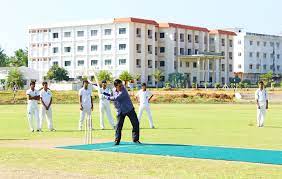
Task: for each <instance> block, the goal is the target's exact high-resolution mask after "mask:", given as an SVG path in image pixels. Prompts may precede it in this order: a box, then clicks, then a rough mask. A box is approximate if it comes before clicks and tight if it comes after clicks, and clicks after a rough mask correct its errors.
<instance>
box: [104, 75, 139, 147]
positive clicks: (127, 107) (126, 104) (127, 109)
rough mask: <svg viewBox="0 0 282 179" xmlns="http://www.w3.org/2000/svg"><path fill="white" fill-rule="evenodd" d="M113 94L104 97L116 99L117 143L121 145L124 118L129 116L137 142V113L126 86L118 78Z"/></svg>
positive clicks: (137, 141) (133, 135)
mask: <svg viewBox="0 0 282 179" xmlns="http://www.w3.org/2000/svg"><path fill="white" fill-rule="evenodd" d="M114 86H115V88H114V90H113V96H106V95H102V97H104V98H106V99H108V100H111V101H114V105H115V107H116V109H117V126H116V135H115V145H119V143H120V140H121V131H122V127H123V123H124V119H125V117H126V116H127V117H128V118H129V119H130V122H131V125H132V127H133V129H132V140H133V142H134V143H136V144H141V143H140V142H139V122H138V118H137V115H136V113H135V110H134V107H133V104H132V101H131V99H130V97H129V94H128V92H127V90H126V87H125V86H124V85H123V84H122V81H121V80H119V79H117V80H115V81H114Z"/></svg>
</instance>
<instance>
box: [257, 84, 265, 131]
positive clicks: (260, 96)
mask: <svg viewBox="0 0 282 179" xmlns="http://www.w3.org/2000/svg"><path fill="white" fill-rule="evenodd" d="M255 99H256V101H257V126H258V127H263V126H264V119H265V114H266V110H267V109H268V93H267V91H266V90H265V88H264V83H263V81H260V82H259V89H257V91H256V93H255Z"/></svg>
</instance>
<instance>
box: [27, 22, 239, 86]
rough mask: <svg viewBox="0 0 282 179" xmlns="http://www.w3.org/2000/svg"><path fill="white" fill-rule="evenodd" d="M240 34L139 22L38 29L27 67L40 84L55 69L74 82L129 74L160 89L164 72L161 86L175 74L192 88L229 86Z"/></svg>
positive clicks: (33, 34)
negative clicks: (99, 73)
mask: <svg viewBox="0 0 282 179" xmlns="http://www.w3.org/2000/svg"><path fill="white" fill-rule="evenodd" d="M235 35H236V34H234V32H230V31H222V30H214V31H209V30H208V29H206V28H202V27H195V26H187V25H181V24H174V23H157V22H156V21H153V20H145V19H138V18H115V19H113V20H110V21H103V22H87V23H80V24H61V25H50V26H37V27H31V28H29V62H28V66H29V67H30V68H32V69H35V70H38V71H39V76H40V80H43V77H44V76H45V75H46V73H47V71H48V70H49V69H50V68H51V67H52V66H53V65H55V64H56V65H58V66H60V67H63V68H65V69H66V70H67V71H68V74H69V77H70V78H72V79H77V78H81V77H82V76H93V73H94V72H97V71H100V70H109V71H110V72H111V73H112V74H113V76H114V77H118V76H119V74H120V73H121V72H122V71H125V70H126V71H128V72H129V73H131V74H133V75H136V74H140V75H141V81H142V82H147V83H148V84H149V85H155V79H154V75H153V74H154V72H155V71H156V70H157V69H159V70H161V71H163V74H164V75H163V77H162V81H167V80H168V75H169V74H170V73H174V72H181V73H184V74H186V78H187V79H188V81H189V82H190V85H191V83H192V82H195V83H198V84H200V83H201V82H212V83H214V82H219V83H222V84H225V83H228V82H229V78H231V77H233V68H234V60H233V55H234V53H233V49H234V47H233V42H234V40H233V38H234V37H235ZM223 39H224V40H223ZM215 54H216V55H215Z"/></svg>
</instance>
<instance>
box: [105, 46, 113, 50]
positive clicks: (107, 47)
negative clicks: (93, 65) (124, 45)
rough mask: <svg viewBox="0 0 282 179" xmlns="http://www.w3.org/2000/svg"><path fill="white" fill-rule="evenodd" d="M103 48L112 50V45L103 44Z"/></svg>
mask: <svg viewBox="0 0 282 179" xmlns="http://www.w3.org/2000/svg"><path fill="white" fill-rule="evenodd" d="M104 50H105V51H110V50H112V45H105V46H104Z"/></svg>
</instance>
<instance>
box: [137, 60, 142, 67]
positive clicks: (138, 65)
mask: <svg viewBox="0 0 282 179" xmlns="http://www.w3.org/2000/svg"><path fill="white" fill-rule="evenodd" d="M136 68H141V59H136Z"/></svg>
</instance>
